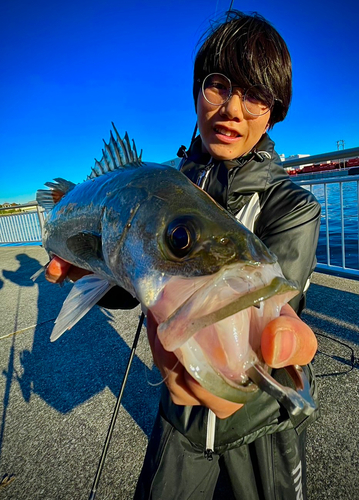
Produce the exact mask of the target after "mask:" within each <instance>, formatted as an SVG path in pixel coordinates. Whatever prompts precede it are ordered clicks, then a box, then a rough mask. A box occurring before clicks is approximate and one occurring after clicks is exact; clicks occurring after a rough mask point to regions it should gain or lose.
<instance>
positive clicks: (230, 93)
mask: <svg viewBox="0 0 359 500" xmlns="http://www.w3.org/2000/svg"><path fill="white" fill-rule="evenodd" d="M213 75H219V76H222V77H223V78H225V79H226V80H228V82H229V85H230V87H229V95H228V97H227V99H226V100H225V101H223V102H221V103H219V104H215V103H213V102H211V101H209V100H208V99H207V97H206V95H205V92H204V82H205V81H206V80H207V78H208V77H210V76H213ZM197 82H198V83H201V79H200V78H198V79H197ZM259 85H260V86H261V87H265V88H267V89H268V90H269V91H270V89H269V88H268V87H267V86H266V85H262V84H257V85H252V86H251V87H249V88H248V89H247V90H246V91H245V92H244V93H241V100H242V102H243V106H244V109H245V110H246V111H247V113H249V114H250V115H252V116H264V115H266V114H267V113H269V112H270V110H271V109H273V106H274V104H275V103H276V102H282V101H281V100H280V99H277V98H276V97H274V95H272V97H273V103H272V104H271V106H269V107H268V109H267V111H265V112H264V113H261V114H256V113H252V112H251V111H249V110H248V109H247V106H246V95H247V92H248V91H249V90H250V89H252V88H253V87H258V86H259ZM236 87H237V88H240V87H239V85H232V82H231V80H230V79H229V78H228V76H226V75H224V74H223V73H209V74H208V75H207V76H205V78H204V79H203V81H202V85H201V92H202V95H203V97H204V99H205V100H206V101H207V102H208V104H211V106H223V105H224V104H226V103H227V102H228V101H229V100H230V99H231V98H232V97H233V95H234V94H233V89H234V88H236Z"/></svg>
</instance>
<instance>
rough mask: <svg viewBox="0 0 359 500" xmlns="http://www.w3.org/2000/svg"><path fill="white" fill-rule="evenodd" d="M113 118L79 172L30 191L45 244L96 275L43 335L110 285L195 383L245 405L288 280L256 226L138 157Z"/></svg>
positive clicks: (64, 325) (288, 293) (63, 325)
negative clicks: (97, 157) (129, 300)
mask: <svg viewBox="0 0 359 500" xmlns="http://www.w3.org/2000/svg"><path fill="white" fill-rule="evenodd" d="M113 128H114V133H115V137H116V138H115V137H114V136H113V134H112V132H111V137H110V141H109V143H108V144H107V143H106V142H105V148H104V149H103V156H102V159H101V161H96V163H95V167H94V168H93V169H92V173H91V175H90V176H89V178H88V179H87V180H86V181H84V182H83V183H80V184H77V185H75V184H73V183H71V182H69V181H65V180H64V179H55V182H49V183H47V184H46V185H47V186H48V187H49V188H50V189H49V190H40V191H38V193H37V201H38V203H39V204H40V205H42V206H43V207H45V209H47V210H48V211H49V213H48V215H47V217H46V220H45V223H44V227H43V246H44V248H45V249H46V250H47V251H48V253H49V254H50V255H57V256H59V257H61V258H62V259H64V260H65V261H67V262H69V263H71V264H74V265H75V266H78V267H81V268H84V269H87V270H88V271H91V272H92V273H93V274H90V275H88V276H85V277H83V278H81V279H80V280H79V281H77V282H76V283H75V284H74V287H73V289H72V291H71V292H70V294H69V296H68V298H67V299H66V301H65V302H64V305H63V308H62V310H61V311H60V314H59V316H58V318H57V320H56V324H55V327H54V330H53V333H52V335H51V340H55V339H57V338H58V337H59V336H60V335H61V334H62V333H64V331H66V330H67V329H70V328H71V327H72V326H73V325H74V324H76V322H77V321H78V320H79V319H80V318H81V317H82V316H83V315H84V314H86V312H87V311H88V310H89V309H91V307H92V306H93V305H95V304H96V303H97V302H98V300H99V299H100V298H101V297H102V296H103V295H104V294H105V293H106V292H107V291H108V290H109V289H110V288H111V287H113V286H115V285H119V286H120V287H123V288H124V289H126V290H127V291H128V292H129V293H130V294H132V295H133V296H134V297H136V298H137V299H138V300H139V302H140V303H141V307H142V310H143V311H144V312H145V313H146V312H147V311H148V310H150V311H151V312H152V314H153V315H154V317H155V318H156V320H157V322H158V323H159V328H158V336H159V339H160V341H161V343H162V345H163V347H164V348H165V349H166V350H168V351H172V352H174V353H175V354H176V356H177V357H178V359H179V360H180V362H181V363H182V364H183V365H184V367H185V368H186V370H187V371H188V372H189V373H190V374H191V375H192V376H193V377H194V378H195V379H196V380H197V381H198V382H199V383H200V384H201V385H202V386H203V387H204V388H206V389H207V390H209V391H210V392H212V393H213V394H215V395H217V396H220V397H222V398H225V399H228V400H230V401H235V402H240V403H244V402H246V401H248V400H250V399H252V398H253V397H254V396H255V394H256V393H257V392H258V387H257V385H255V384H254V383H252V382H251V381H250V380H249V379H248V376H247V373H246V372H247V370H248V369H250V368H251V367H252V366H253V365H254V364H257V365H258V363H261V362H262V357H261V351H260V342H261V333H262V331H263V328H264V327H265V325H266V324H267V323H268V322H269V321H271V320H272V319H273V318H275V317H277V316H278V315H279V313H280V310H281V308H282V306H283V305H284V304H285V303H286V302H288V301H289V300H290V299H291V298H292V297H293V296H294V295H295V294H296V293H297V290H296V288H295V286H294V284H293V283H290V282H289V281H287V280H286V279H285V278H284V276H283V274H282V272H281V269H280V266H279V264H278V262H277V260H276V257H275V256H274V255H273V254H272V253H271V252H270V251H269V250H268V249H267V248H266V247H265V245H264V244H263V243H262V242H261V241H260V240H259V238H258V237H257V236H255V235H254V234H253V233H252V232H251V231H249V230H248V229H246V228H245V227H244V226H243V225H241V224H240V223H239V222H238V221H237V220H236V219H235V218H234V217H232V216H231V215H230V214H229V213H228V212H226V211H225V210H224V209H223V208H221V207H220V206H219V205H218V204H217V203H216V202H215V201H214V200H212V199H211V198H210V197H209V196H208V195H207V194H206V193H205V192H204V191H203V190H201V189H200V188H198V187H197V186H195V185H194V184H193V183H192V182H191V181H190V180H189V179H188V178H187V177H186V176H185V175H184V174H182V173H181V172H179V171H177V170H175V169H174V168H172V167H169V166H166V165H159V164H155V163H148V162H143V161H142V159H141V155H138V154H137V151H136V147H135V145H134V143H133V147H131V145H130V141H129V139H128V136H127V134H126V136H125V138H124V139H123V140H122V139H121V138H120V136H119V134H118V132H117V130H116V128H115V126H114V125H113Z"/></svg>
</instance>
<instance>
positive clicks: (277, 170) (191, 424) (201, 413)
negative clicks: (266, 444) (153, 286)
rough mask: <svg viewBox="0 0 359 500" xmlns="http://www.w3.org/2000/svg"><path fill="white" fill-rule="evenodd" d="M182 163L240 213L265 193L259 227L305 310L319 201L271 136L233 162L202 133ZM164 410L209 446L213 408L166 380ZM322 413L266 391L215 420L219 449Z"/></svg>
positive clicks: (284, 379) (198, 443)
mask: <svg viewBox="0 0 359 500" xmlns="http://www.w3.org/2000/svg"><path fill="white" fill-rule="evenodd" d="M228 167H229V168H228ZM180 168H181V171H182V172H183V173H184V174H185V175H186V176H187V177H189V178H190V179H191V180H192V181H193V182H194V183H195V184H198V185H200V186H202V187H203V189H204V190H205V191H207V192H208V193H209V194H210V195H211V196H212V198H214V199H215V200H216V201H217V202H218V203H219V204H220V205H222V206H223V207H224V208H225V209H227V210H228V211H229V212H230V213H232V214H233V215H234V216H236V215H237V214H238V213H239V212H240V211H241V209H243V208H244V207H245V205H246V204H248V202H249V201H250V200H251V199H252V197H253V195H254V194H255V193H257V194H258V200H259V208H260V212H259V214H258V215H257V217H256V220H255V221H254V232H255V234H257V236H258V237H259V238H260V239H261V240H262V241H263V242H264V243H265V244H266V245H267V247H268V248H269V249H270V250H271V251H272V252H273V253H274V254H276V256H277V258H278V261H279V263H280V265H281V268H282V271H283V274H284V275H285V277H286V278H287V279H290V280H293V281H295V282H296V283H297V284H298V286H299V289H300V294H299V295H298V296H296V297H295V298H294V299H292V301H291V302H290V303H291V305H292V307H293V308H294V309H295V310H296V311H297V312H298V313H300V312H301V310H302V309H303V307H304V302H305V292H304V289H305V286H306V283H307V281H308V278H309V276H310V275H311V273H312V271H313V270H314V268H315V263H316V258H315V252H316V248H317V243H318V235H319V225H320V205H319V203H318V202H317V201H316V199H315V197H314V196H313V195H312V194H311V193H310V192H309V191H307V190H305V189H303V188H301V187H299V186H297V185H296V184H294V183H293V182H292V181H291V179H290V177H289V176H288V174H287V173H286V172H285V171H284V169H283V167H282V166H281V161H280V158H279V156H278V155H277V153H276V152H275V151H274V143H273V141H272V140H271V139H270V138H269V136H268V135H267V134H264V135H263V137H262V138H261V140H260V141H259V143H258V144H257V146H256V149H255V150H254V151H252V152H251V153H250V154H249V155H247V156H246V157H241V158H239V159H237V160H233V161H213V160H212V159H211V158H210V157H209V155H205V154H203V153H202V152H201V139H200V138H197V139H196V141H195V142H194V144H193V146H192V148H191V149H190V151H189V155H188V157H187V158H186V159H184V161H183V162H182V164H181V167H180ZM305 372H306V374H307V376H308V378H309V381H310V383H311V393H312V396H313V399H314V400H315V401H316V400H317V388H316V383H315V379H314V376H313V372H312V369H311V366H307V367H305ZM272 375H273V376H274V377H275V378H276V379H277V380H278V381H279V382H280V383H282V384H284V385H287V386H292V387H293V384H292V382H291V379H290V378H289V376H288V375H287V373H286V371H285V370H283V369H282V370H274V371H273V372H272ZM160 411H161V414H162V416H163V417H164V418H165V419H166V420H167V421H168V422H170V423H171V424H172V425H173V426H174V427H175V428H176V429H177V430H179V431H180V432H181V433H182V434H184V435H185V436H186V437H187V438H188V439H189V440H190V441H191V443H192V445H193V446H194V447H195V448H198V449H200V450H205V449H206V434H207V421H208V418H207V415H208V409H207V408H204V407H201V406H194V407H190V406H178V405H175V404H174V403H173V402H172V400H171V398H170V395H169V392H168V390H167V388H166V387H165V385H163V390H162V398H161V408H160ZM316 416H317V412H314V413H313V414H312V415H311V416H310V417H306V416H304V415H301V416H299V417H297V418H296V419H294V418H293V417H291V418H290V417H289V415H288V413H287V411H286V410H285V409H284V408H283V407H282V406H281V405H280V404H279V403H278V402H277V401H276V400H275V399H274V398H272V397H271V396H269V395H268V394H266V393H261V395H260V396H259V397H258V398H257V399H256V400H255V401H253V402H250V403H247V404H245V405H244V407H243V408H241V409H240V410H239V411H237V412H236V413H234V414H233V415H232V416H231V417H229V418H227V419H223V420H220V419H217V420H216V426H215V441H214V451H215V452H217V453H221V452H223V451H225V450H226V449H230V448H233V447H236V446H241V445H242V444H248V443H250V442H252V441H254V440H255V439H257V438H258V437H260V436H262V435H264V434H267V433H274V432H278V431H281V430H285V429H289V428H293V427H294V428H295V429H296V430H297V431H298V433H299V432H301V430H302V429H304V428H305V427H306V426H307V424H308V423H309V422H310V421H313V420H314V419H315V418H316Z"/></svg>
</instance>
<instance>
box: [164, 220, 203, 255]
mask: <svg viewBox="0 0 359 500" xmlns="http://www.w3.org/2000/svg"><path fill="white" fill-rule="evenodd" d="M196 241H197V232H196V229H195V227H194V225H193V223H192V221H191V220H190V219H186V218H181V219H176V220H174V221H172V222H171V223H170V224H169V226H168V228H167V233H166V242H167V245H168V248H169V250H170V251H171V253H172V254H173V255H174V256H175V257H177V258H183V257H186V256H187V255H188V254H189V253H190V251H191V250H192V248H193V246H194V244H195V243H196Z"/></svg>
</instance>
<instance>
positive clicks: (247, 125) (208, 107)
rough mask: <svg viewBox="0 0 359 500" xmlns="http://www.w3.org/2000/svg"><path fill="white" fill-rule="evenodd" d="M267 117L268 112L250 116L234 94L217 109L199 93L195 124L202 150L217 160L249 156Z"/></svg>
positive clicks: (265, 128) (264, 129)
mask: <svg viewBox="0 0 359 500" xmlns="http://www.w3.org/2000/svg"><path fill="white" fill-rule="evenodd" d="M269 118H270V112H268V113H266V114H265V115H262V116H253V115H250V114H249V113H248V112H247V111H246V110H245V109H244V106H243V102H242V96H241V95H240V94H239V93H237V92H236V93H234V95H233V96H232V97H231V98H230V99H229V101H227V102H226V103H224V104H222V105H220V106H214V105H212V104H210V103H209V102H207V101H206V100H205V98H204V97H203V95H202V92H201V91H199V93H198V98H197V123H198V129H199V133H200V134H201V138H202V145H203V150H204V152H206V153H209V154H210V155H211V156H212V157H213V158H215V159H217V160H234V159H235V158H238V157H240V156H243V155H244V154H246V153H248V152H249V151H250V150H251V149H252V148H253V146H255V145H256V144H257V142H258V141H259V139H260V138H261V137H262V135H263V134H264V132H266V130H267V126H268V122H269Z"/></svg>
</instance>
